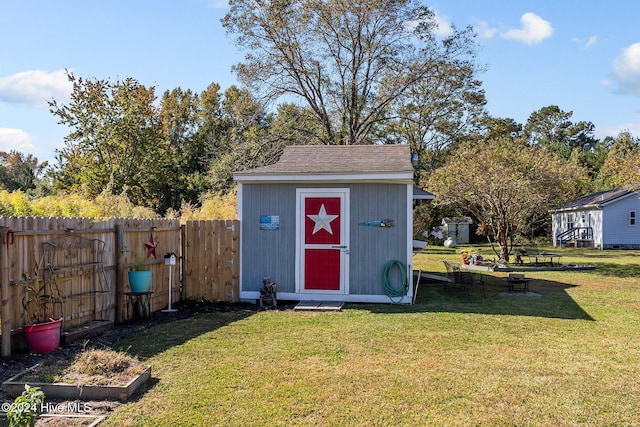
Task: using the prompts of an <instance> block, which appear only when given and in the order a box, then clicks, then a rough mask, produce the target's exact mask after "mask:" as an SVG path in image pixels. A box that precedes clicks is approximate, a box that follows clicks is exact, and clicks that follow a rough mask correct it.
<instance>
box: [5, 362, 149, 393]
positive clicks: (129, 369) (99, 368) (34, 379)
mask: <svg viewBox="0 0 640 427" xmlns="http://www.w3.org/2000/svg"><path fill="white" fill-rule="evenodd" d="M150 377H151V366H148V365H143V364H142V363H141V362H139V361H138V360H137V359H134V358H132V357H130V356H125V355H122V354H121V353H118V352H113V351H106V350H92V351H89V352H86V353H84V354H82V355H80V356H79V357H78V358H76V359H75V360H73V361H69V360H60V361H57V362H56V363H47V364H45V363H39V364H37V365H35V366H33V367H31V368H29V369H27V370H25V371H23V372H21V373H19V374H17V375H14V376H13V377H11V378H9V379H8V380H7V381H5V382H3V383H2V391H3V392H4V393H5V394H7V395H8V396H11V397H15V396H18V395H20V394H21V393H22V392H23V391H24V388H25V384H29V386H31V387H39V388H40V389H41V390H42V391H43V392H44V394H45V396H46V398H47V399H54V400H78V399H82V400H84V401H89V400H118V401H121V402H125V401H127V400H128V399H129V398H130V397H131V396H132V395H133V393H135V391H136V390H137V389H138V388H139V387H140V386H141V385H143V384H144V383H145V382H147V381H148V380H149V378H150Z"/></svg>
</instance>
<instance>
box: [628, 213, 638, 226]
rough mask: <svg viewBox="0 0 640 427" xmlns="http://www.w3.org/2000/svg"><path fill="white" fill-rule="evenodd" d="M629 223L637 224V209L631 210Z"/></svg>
mask: <svg viewBox="0 0 640 427" xmlns="http://www.w3.org/2000/svg"><path fill="white" fill-rule="evenodd" d="M629 225H636V211H631V212H629Z"/></svg>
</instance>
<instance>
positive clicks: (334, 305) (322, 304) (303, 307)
mask: <svg viewBox="0 0 640 427" xmlns="http://www.w3.org/2000/svg"><path fill="white" fill-rule="evenodd" d="M343 305H344V303H343V302H340V301H300V302H299V303H298V304H297V305H296V306H295V307H294V308H293V311H342V306H343Z"/></svg>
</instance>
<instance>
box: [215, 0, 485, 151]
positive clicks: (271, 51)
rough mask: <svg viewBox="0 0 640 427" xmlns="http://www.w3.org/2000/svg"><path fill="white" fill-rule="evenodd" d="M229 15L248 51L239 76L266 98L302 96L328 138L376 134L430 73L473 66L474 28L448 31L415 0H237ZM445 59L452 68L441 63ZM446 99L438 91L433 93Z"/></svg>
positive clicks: (365, 138) (355, 139)
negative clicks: (440, 32)
mask: <svg viewBox="0 0 640 427" xmlns="http://www.w3.org/2000/svg"><path fill="white" fill-rule="evenodd" d="M230 5H231V9H230V11H229V13H228V14H227V15H226V16H225V18H224V20H223V25H224V26H225V28H226V30H227V32H228V34H230V35H232V36H234V37H235V41H236V43H237V45H238V46H240V47H241V48H243V49H245V50H246V51H247V52H248V53H247V55H246V57H245V61H244V62H243V63H241V64H238V65H237V66H236V67H235V71H236V73H237V74H238V77H239V79H240V80H241V81H242V82H243V83H245V84H247V85H248V86H249V87H251V88H252V89H254V90H256V93H262V94H263V95H265V96H266V97H268V98H271V99H273V98H279V97H281V96H284V97H286V99H293V100H295V101H298V100H301V101H303V102H304V103H305V104H306V105H307V106H308V107H309V108H310V110H311V111H313V113H314V118H315V121H316V123H317V124H318V126H319V128H320V129H322V134H320V135H319V137H320V138H321V140H322V142H323V143H325V144H361V143H370V142H372V135H373V131H374V129H375V127H376V126H378V125H380V124H381V123H383V122H385V121H386V120H388V119H389V118H390V117H395V116H394V113H393V111H392V107H393V104H394V103H397V102H398V100H399V99H400V98H402V97H403V96H405V95H406V94H407V92H408V90H409V89H410V88H416V87H417V86H416V85H417V84H418V83H420V82H422V81H423V80H424V79H425V78H426V77H428V76H436V75H438V76H440V75H443V74H444V73H445V71H444V70H445V69H447V68H448V67H456V68H457V67H465V66H468V65H469V61H470V60H472V59H473V56H474V54H475V48H476V46H475V43H474V34H473V31H472V29H471V28H467V29H465V30H463V31H458V30H456V29H455V28H453V31H452V34H451V35H448V36H446V37H443V38H438V37H437V36H436V30H437V28H438V24H437V22H436V17H435V15H434V13H433V11H432V10H430V9H428V8H427V7H424V6H422V5H421V4H420V3H419V2H418V1H417V0H293V1H291V0H275V1H273V0H231V1H230ZM443 67H444V68H443ZM432 95H433V96H434V97H438V96H439V94H438V93H432Z"/></svg>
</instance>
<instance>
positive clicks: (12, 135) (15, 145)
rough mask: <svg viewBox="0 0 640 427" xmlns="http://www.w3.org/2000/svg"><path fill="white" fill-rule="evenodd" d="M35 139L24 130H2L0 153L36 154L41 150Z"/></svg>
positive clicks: (0, 133)
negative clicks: (35, 143) (12, 151)
mask: <svg viewBox="0 0 640 427" xmlns="http://www.w3.org/2000/svg"><path fill="white" fill-rule="evenodd" d="M34 141H35V138H33V137H32V136H31V135H29V134H28V133H27V132H25V131H23V130H22V129H13V128H0V151H6V152H9V151H11V150H16V151H20V152H22V153H29V154H35V153H39V152H40V150H39V149H38V147H36V146H35V145H34Z"/></svg>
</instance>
